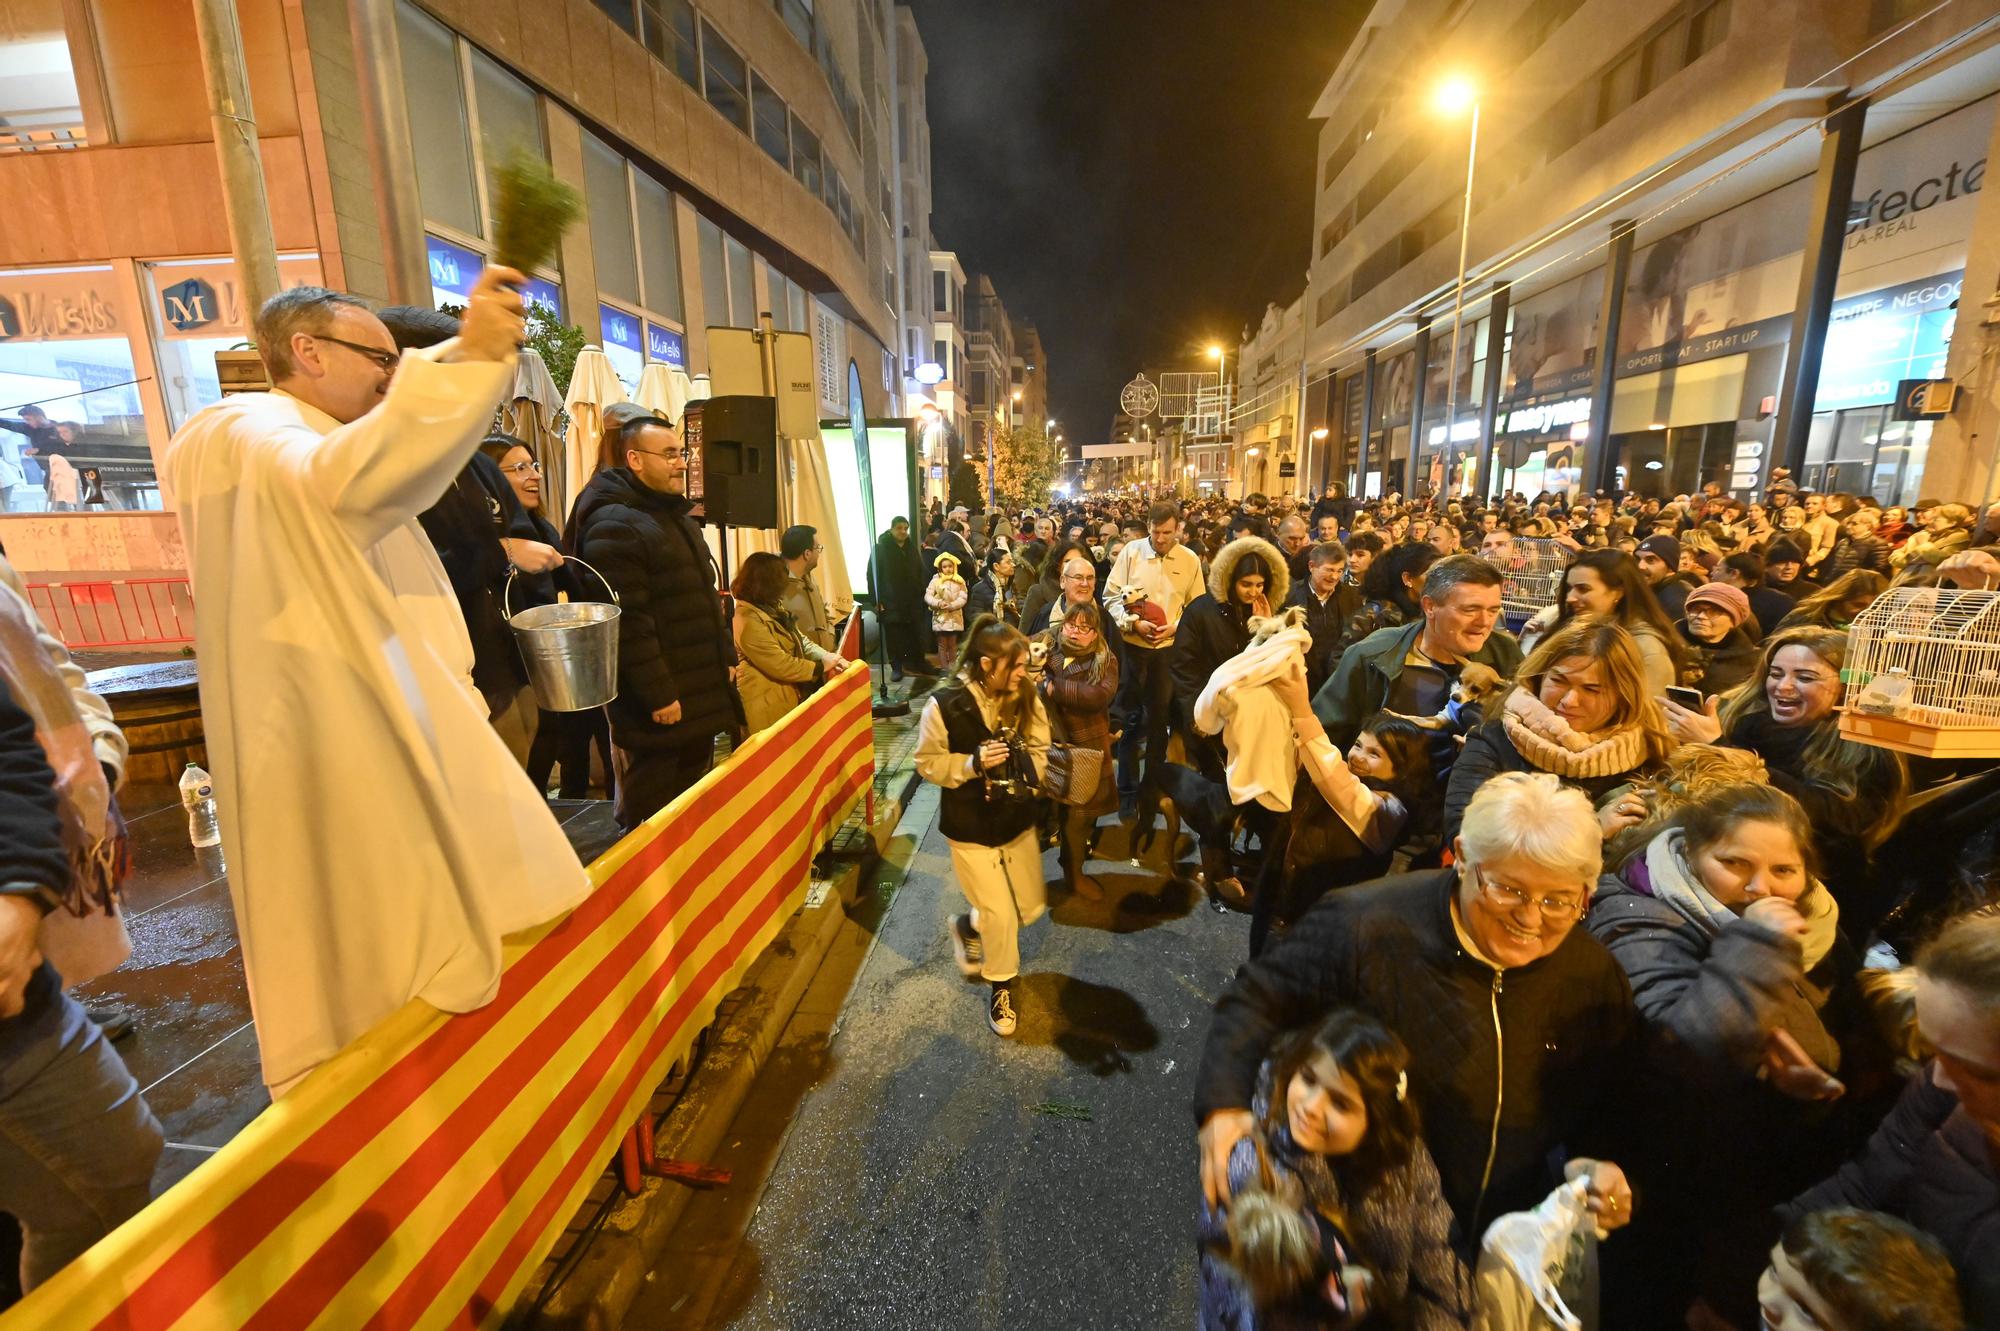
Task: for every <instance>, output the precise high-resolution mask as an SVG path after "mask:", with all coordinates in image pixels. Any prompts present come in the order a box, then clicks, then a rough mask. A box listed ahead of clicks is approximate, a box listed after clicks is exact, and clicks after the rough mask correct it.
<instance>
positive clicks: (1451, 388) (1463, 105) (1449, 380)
mask: <svg viewBox="0 0 2000 1331" xmlns="http://www.w3.org/2000/svg"><path fill="white" fill-rule="evenodd" d="M1431 100H1432V104H1433V105H1434V106H1435V107H1436V108H1437V110H1438V112H1439V113H1440V114H1442V115H1445V116H1449V117H1453V118H1456V117H1458V116H1461V115H1464V114H1465V113H1466V112H1468V111H1470V112H1471V114H1472V127H1471V133H1470V135H1469V136H1468V137H1467V140H1466V145H1465V202H1464V205H1463V208H1462V210H1461V212H1460V214H1459V220H1458V282H1457V284H1456V285H1455V286H1454V287H1453V288H1452V293H1451V364H1450V369H1449V370H1448V371H1447V372H1446V373H1447V377H1446V379H1445V381H1444V487H1445V492H1446V493H1447V494H1449V493H1450V492H1451V481H1452V456H1451V454H1452V447H1451V446H1452V440H1453V439H1454V437H1455V436H1456V433H1457V432H1456V431H1455V430H1454V429H1453V428H1452V427H1453V426H1455V425H1457V424H1458V343H1459V338H1460V337H1461V336H1462V335H1463V331H1464V327H1465V256H1466V247H1467V245H1468V244H1470V243H1471V239H1472V173H1473V169H1474V167H1475V166H1477V164H1478V161H1479V89H1478V88H1477V87H1476V86H1475V85H1474V84H1473V82H1472V80H1471V79H1469V78H1467V77H1465V76H1464V75H1463V74H1454V75H1451V76H1450V77H1448V78H1446V79H1445V80H1444V82H1442V83H1440V84H1439V85H1438V87H1437V91H1436V93H1435V94H1434V95H1433V97H1432V99H1431ZM1417 373H1418V374H1422V373H1423V369H1422V367H1421V366H1420V367H1418V370H1417ZM1422 429H1423V423H1422V422H1421V421H1419V422H1417V423H1416V424H1415V425H1413V426H1412V427H1411V429H1410V448H1411V450H1412V452H1411V454H1410V456H1411V457H1412V458H1414V457H1415V456H1416V453H1415V451H1414V450H1415V449H1416V448H1417V437H1418V435H1419V434H1420V433H1421V432H1422Z"/></svg>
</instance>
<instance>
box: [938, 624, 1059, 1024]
mask: <svg viewBox="0 0 2000 1331" xmlns="http://www.w3.org/2000/svg"><path fill="white" fill-rule="evenodd" d="M1048 753H1049V717H1048V712H1047V710H1046V709H1045V708H1044V707H1043V706H1042V702H1041V699H1040V698H1039V697H1037V696H1036V693H1035V688H1034V685H1033V684H1031V683H1030V682H1029V680H1028V640H1027V638H1025V637H1024V636H1022V634H1021V631H1020V630H1019V629H1017V628H1015V627H1014V626H1013V625H1011V624H1009V623H1007V622H1005V621H1004V620H1000V619H996V618H994V617H993V616H992V615H981V616H980V617H979V618H978V619H976V620H974V621H973V623H972V627H971V628H970V629H969V630H968V631H967V632H966V635H965V646H964V648H963V649H962V650H961V651H960V653H959V657H958V666H957V668H956V670H955V671H954V672H953V674H952V677H951V679H950V681H949V682H947V683H945V684H944V685H942V686H941V687H939V688H937V689H934V690H933V691H932V692H931V696H930V697H929V698H928V699H927V700H926V701H925V702H924V711H923V716H922V717H921V719H920V720H919V721H918V723H917V753H916V765H917V774H918V775H919V776H921V777H923V779H924V780H926V781H928V782H930V783H931V784H932V785H934V786H936V787H938V792H939V795H938V829H939V830H940V831H942V832H943V833H944V838H945V844H947V845H948V846H950V847H951V864H952V870H953V872H954V873H956V874H957V876H958V886H959V889H960V890H961V891H962V892H964V893H965V899H966V903H967V905H968V906H970V908H971V909H970V910H968V911H967V912H966V913H965V914H963V915H954V916H952V917H951V925H950V934H951V947H952V952H953V954H954V955H955V956H956V958H957V960H958V968H959V971H960V972H961V973H962V974H963V975H964V976H965V977H966V978H967V979H975V978H983V979H984V980H985V981H986V982H987V984H988V986H989V987H990V992H989V994H988V996H987V1007H986V1024H987V1025H988V1026H989V1027H991V1028H992V1030H993V1033H994V1034H995V1035H1001V1036H1007V1035H1012V1034H1013V1033H1014V1027H1015V1023H1016V1017H1015V1009H1014V978H1015V976H1017V975H1018V974H1019V973H1020V967H1021V944H1020V933H1021V927H1022V926H1023V925H1028V924H1033V923H1034V922H1035V921H1036V920H1038V919H1040V918H1041V917H1042V914H1043V912H1044V911H1045V910H1046V909H1047V908H1048V890H1047V887H1046V886H1045V884H1044V883H1043V882H1042V847H1041V840H1040V827H1041V817H1042V797H1041V779H1042V771H1043V768H1044V765H1045V764H1046V763H1047V761H1048Z"/></svg>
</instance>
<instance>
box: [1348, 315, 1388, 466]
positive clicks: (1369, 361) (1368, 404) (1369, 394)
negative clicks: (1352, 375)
mask: <svg viewBox="0 0 2000 1331" xmlns="http://www.w3.org/2000/svg"><path fill="white" fill-rule="evenodd" d="M1374 432H1375V348H1373V347H1370V348H1368V350H1366V351H1364V352H1363V353H1361V447H1360V449H1359V451H1358V452H1357V453H1356V454H1355V458H1354V498H1355V499H1356V500H1357V501H1359V500H1362V499H1366V498H1367V497H1368V436H1369V435H1371V434H1373V433H1374ZM1385 479H1386V476H1385Z"/></svg>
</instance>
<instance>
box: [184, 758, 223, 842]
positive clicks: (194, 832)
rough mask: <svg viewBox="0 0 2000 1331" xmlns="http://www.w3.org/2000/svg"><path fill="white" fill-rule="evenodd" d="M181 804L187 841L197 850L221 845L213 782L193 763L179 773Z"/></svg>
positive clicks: (220, 825)
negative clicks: (184, 817) (184, 814)
mask: <svg viewBox="0 0 2000 1331" xmlns="http://www.w3.org/2000/svg"><path fill="white" fill-rule="evenodd" d="M181 804H182V806H183V807H184V808H186V809H187V815H188V840H189V841H191V842H193V843H194V845H195V846H196V848H197V849H199V848H200V847H203V846H215V845H220V844H221V843H222V824H221V823H220V822H219V821H217V819H216V816H215V781H214V779H213V778H212V777H210V776H209V774H208V773H206V772H204V771H202V770H201V769H200V768H199V767H196V766H195V765H194V764H193V763H189V764H188V765H187V770H186V771H185V772H182V773H181Z"/></svg>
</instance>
